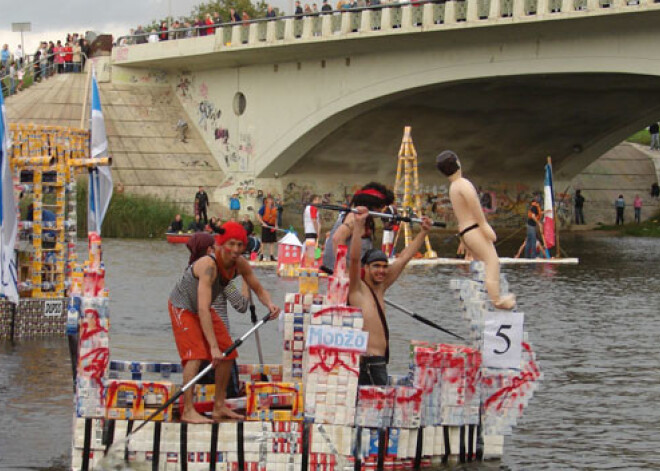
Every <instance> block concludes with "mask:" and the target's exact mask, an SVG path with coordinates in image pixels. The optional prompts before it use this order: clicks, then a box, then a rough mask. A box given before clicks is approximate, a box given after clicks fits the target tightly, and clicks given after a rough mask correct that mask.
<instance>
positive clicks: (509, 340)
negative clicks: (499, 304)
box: [483, 312, 525, 370]
mask: <svg viewBox="0 0 660 471" xmlns="http://www.w3.org/2000/svg"><path fill="white" fill-rule="evenodd" d="M524 317H525V316H524V314H523V313H522V312H489V313H488V314H487V315H486V323H485V324H486V325H485V329H484V351H483V365H484V366H487V367H490V368H513V369H516V370H519V369H520V361H521V357H522V341H523V323H524Z"/></svg>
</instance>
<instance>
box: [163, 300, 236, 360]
mask: <svg viewBox="0 0 660 471" xmlns="http://www.w3.org/2000/svg"><path fill="white" fill-rule="evenodd" d="M167 308H168V310H169V311H170V320H171V321H172V330H173V332H174V340H175V342H176V348H177V350H178V351H179V356H180V357H181V363H182V364H183V365H184V366H185V364H186V363H187V362H188V360H208V361H211V349H210V348H209V344H208V342H207V341H206V338H204V331H202V325H201V323H200V322H199V315H197V314H194V313H192V312H190V311H187V310H185V309H181V308H178V307H174V306H172V303H171V302H170V301H168V302H167ZM211 320H212V321H213V332H215V339H216V341H217V342H218V347H219V348H220V350H221V351H223V352H224V351H225V350H227V349H228V348H229V347H230V346H231V345H232V343H233V342H232V340H231V337H230V336H229V332H228V331H227V327H226V326H225V324H224V322H222V319H220V316H218V314H217V313H216V312H215V310H214V309H213V308H211ZM236 357H238V352H237V351H236V350H234V351H233V352H231V353H230V354H229V355H227V356H226V357H225V359H226V360H233V359H234V358H236Z"/></svg>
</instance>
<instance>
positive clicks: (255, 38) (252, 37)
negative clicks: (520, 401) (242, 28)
mask: <svg viewBox="0 0 660 471" xmlns="http://www.w3.org/2000/svg"><path fill="white" fill-rule="evenodd" d="M248 44H259V23H250V31H249V33H248Z"/></svg>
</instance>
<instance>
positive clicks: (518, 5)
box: [468, 0, 526, 21]
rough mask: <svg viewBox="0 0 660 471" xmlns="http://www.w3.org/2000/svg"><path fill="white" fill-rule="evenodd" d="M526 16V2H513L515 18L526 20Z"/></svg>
mask: <svg viewBox="0 0 660 471" xmlns="http://www.w3.org/2000/svg"><path fill="white" fill-rule="evenodd" d="M469 3H470V2H468V4H469ZM525 16H526V12H525V0H513V17H514V18H524V17H525ZM468 21H469V20H468Z"/></svg>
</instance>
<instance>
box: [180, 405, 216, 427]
mask: <svg viewBox="0 0 660 471" xmlns="http://www.w3.org/2000/svg"><path fill="white" fill-rule="evenodd" d="M181 422H187V423H189V424H212V423H213V420H211V419H209V418H208V417H204V416H203V415H202V414H200V413H199V412H197V411H196V410H195V409H194V408H193V410H192V411H187V412H184V413H183V415H182V416H181Z"/></svg>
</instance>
